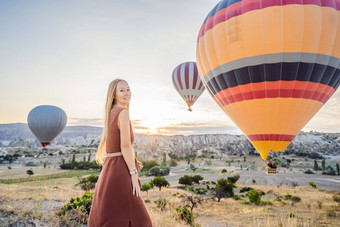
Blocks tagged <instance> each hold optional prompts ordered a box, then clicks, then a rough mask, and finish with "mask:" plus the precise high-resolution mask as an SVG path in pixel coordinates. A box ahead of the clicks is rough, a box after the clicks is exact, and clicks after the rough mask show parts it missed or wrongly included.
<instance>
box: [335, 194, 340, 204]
mask: <svg viewBox="0 0 340 227" xmlns="http://www.w3.org/2000/svg"><path fill="white" fill-rule="evenodd" d="M333 200H334V202H338V203H340V196H339V195H333Z"/></svg>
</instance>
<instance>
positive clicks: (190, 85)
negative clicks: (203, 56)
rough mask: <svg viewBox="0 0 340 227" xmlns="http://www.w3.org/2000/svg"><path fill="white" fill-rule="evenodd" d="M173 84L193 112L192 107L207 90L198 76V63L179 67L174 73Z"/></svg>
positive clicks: (187, 63) (186, 63) (184, 64)
mask: <svg viewBox="0 0 340 227" xmlns="http://www.w3.org/2000/svg"><path fill="white" fill-rule="evenodd" d="M172 83H173V85H174V87H175V89H176V90H177V92H178V93H179V94H180V95H181V96H182V98H183V99H184V101H185V102H186V103H187V105H188V107H189V110H190V111H191V108H190V107H191V106H192V105H193V104H194V103H195V102H196V100H197V99H198V97H199V96H200V95H201V94H202V93H203V91H204V89H205V87H204V86H203V83H202V81H201V78H200V76H199V75H198V71H197V66H196V62H184V63H182V64H180V65H178V66H177V67H176V68H175V69H174V71H173V72H172Z"/></svg>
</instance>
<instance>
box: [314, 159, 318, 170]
mask: <svg viewBox="0 0 340 227" xmlns="http://www.w3.org/2000/svg"><path fill="white" fill-rule="evenodd" d="M313 169H314V170H315V171H317V170H318V169H319V165H318V161H316V159H314V167H313Z"/></svg>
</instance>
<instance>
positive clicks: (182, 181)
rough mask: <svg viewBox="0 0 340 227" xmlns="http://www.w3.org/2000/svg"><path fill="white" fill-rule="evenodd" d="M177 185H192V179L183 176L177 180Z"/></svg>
mask: <svg viewBox="0 0 340 227" xmlns="http://www.w3.org/2000/svg"><path fill="white" fill-rule="evenodd" d="M178 183H179V184H184V185H192V177H191V176H188V175H184V176H183V177H181V178H179V179H178Z"/></svg>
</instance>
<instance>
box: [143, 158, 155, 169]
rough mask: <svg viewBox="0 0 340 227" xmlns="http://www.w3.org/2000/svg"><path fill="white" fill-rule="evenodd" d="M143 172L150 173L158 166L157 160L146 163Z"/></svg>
mask: <svg viewBox="0 0 340 227" xmlns="http://www.w3.org/2000/svg"><path fill="white" fill-rule="evenodd" d="M142 163H143V169H142V171H149V170H150V169H151V168H152V167H154V166H158V163H157V162H156V161H155V160H150V161H144V162H142Z"/></svg>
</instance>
